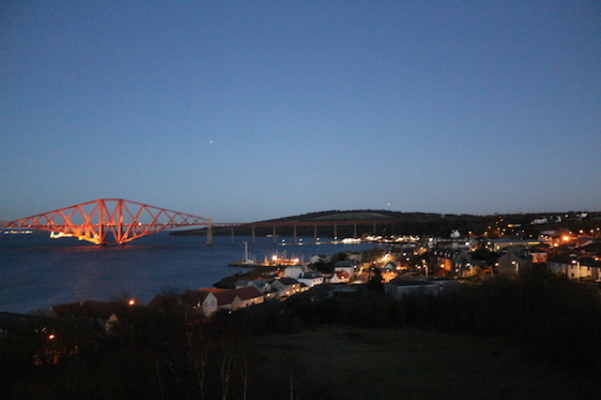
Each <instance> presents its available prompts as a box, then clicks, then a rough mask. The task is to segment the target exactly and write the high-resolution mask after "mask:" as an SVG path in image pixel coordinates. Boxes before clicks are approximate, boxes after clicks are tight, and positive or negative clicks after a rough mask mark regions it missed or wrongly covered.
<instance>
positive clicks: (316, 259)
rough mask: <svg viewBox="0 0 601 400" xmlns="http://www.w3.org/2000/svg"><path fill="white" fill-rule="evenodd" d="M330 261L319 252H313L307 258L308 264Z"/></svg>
mask: <svg viewBox="0 0 601 400" xmlns="http://www.w3.org/2000/svg"><path fill="white" fill-rule="evenodd" d="M327 262H330V257H328V256H324V255H321V254H314V255H312V256H311V259H310V260H309V264H318V263H327Z"/></svg>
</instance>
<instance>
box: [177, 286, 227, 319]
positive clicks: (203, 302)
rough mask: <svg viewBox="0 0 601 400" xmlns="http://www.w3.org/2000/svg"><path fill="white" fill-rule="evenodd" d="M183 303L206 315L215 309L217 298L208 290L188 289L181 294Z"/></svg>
mask: <svg viewBox="0 0 601 400" xmlns="http://www.w3.org/2000/svg"><path fill="white" fill-rule="evenodd" d="M181 298H182V300H183V302H184V303H185V304H188V305H189V306H191V307H192V309H193V310H195V311H198V312H201V313H202V314H203V315H204V316H206V317H208V316H209V315H211V314H213V313H214V312H215V311H217V306H218V304H217V298H216V297H215V295H214V294H213V293H211V292H209V291H205V290H188V291H187V292H186V293H184V294H183V295H181Z"/></svg>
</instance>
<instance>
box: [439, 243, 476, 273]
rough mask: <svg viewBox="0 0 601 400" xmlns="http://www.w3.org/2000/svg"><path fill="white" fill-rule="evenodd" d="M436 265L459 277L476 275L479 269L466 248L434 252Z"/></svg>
mask: <svg viewBox="0 0 601 400" xmlns="http://www.w3.org/2000/svg"><path fill="white" fill-rule="evenodd" d="M434 256H435V257H436V265H437V266H440V268H441V269H443V270H445V271H447V272H453V273H456V274H457V275H459V276H461V277H464V278H466V277H470V276H474V275H477V274H478V273H479V272H480V268H479V267H478V266H477V263H476V262H475V261H474V260H473V258H472V255H471V254H470V252H469V251H468V249H466V248H462V249H455V250H452V249H437V250H434Z"/></svg>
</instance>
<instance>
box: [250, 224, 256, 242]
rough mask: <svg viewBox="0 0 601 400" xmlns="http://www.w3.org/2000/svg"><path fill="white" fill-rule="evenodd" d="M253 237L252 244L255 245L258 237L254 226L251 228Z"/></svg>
mask: <svg viewBox="0 0 601 400" xmlns="http://www.w3.org/2000/svg"><path fill="white" fill-rule="evenodd" d="M251 236H252V242H253V244H255V243H257V239H256V236H255V226H254V225H253V226H252V228H251Z"/></svg>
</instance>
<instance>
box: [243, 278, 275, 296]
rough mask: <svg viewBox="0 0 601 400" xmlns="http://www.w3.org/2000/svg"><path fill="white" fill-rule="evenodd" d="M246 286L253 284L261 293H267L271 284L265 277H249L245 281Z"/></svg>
mask: <svg viewBox="0 0 601 400" xmlns="http://www.w3.org/2000/svg"><path fill="white" fill-rule="evenodd" d="M246 286H254V287H256V288H257V289H259V291H260V292H261V293H267V292H269V291H270V290H271V285H270V283H269V281H267V280H266V279H251V280H249V281H248V282H247V284H246Z"/></svg>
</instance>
